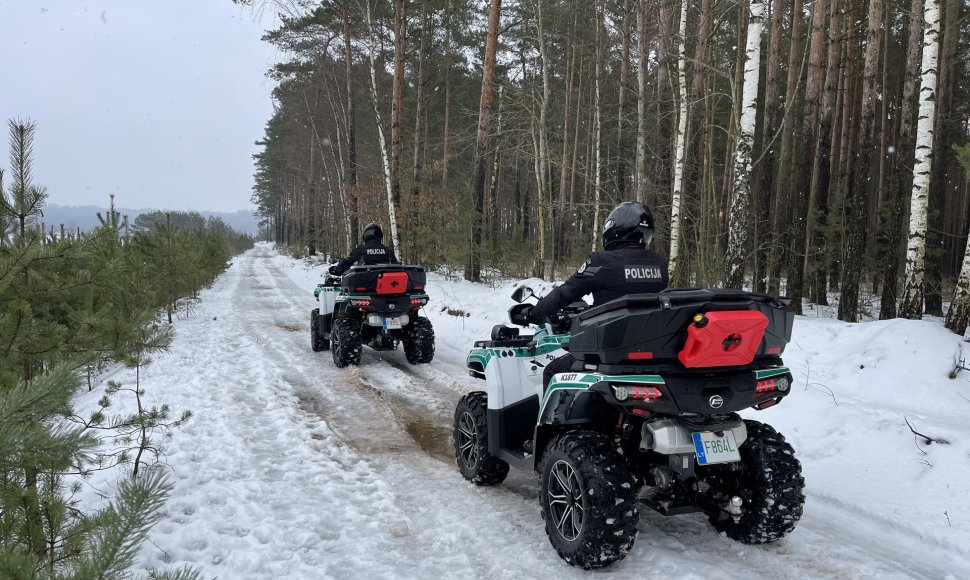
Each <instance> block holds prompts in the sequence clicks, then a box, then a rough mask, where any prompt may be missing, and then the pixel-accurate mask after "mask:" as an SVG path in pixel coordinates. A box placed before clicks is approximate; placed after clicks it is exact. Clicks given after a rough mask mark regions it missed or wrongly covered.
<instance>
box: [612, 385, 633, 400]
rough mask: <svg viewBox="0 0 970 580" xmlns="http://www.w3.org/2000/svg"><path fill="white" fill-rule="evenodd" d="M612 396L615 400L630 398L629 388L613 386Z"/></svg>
mask: <svg viewBox="0 0 970 580" xmlns="http://www.w3.org/2000/svg"><path fill="white" fill-rule="evenodd" d="M613 396H614V397H616V400H617V401H625V400H627V399H629V398H630V389H628V388H626V387H617V386H614V387H613Z"/></svg>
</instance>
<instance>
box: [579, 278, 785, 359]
mask: <svg viewBox="0 0 970 580" xmlns="http://www.w3.org/2000/svg"><path fill="white" fill-rule="evenodd" d="M794 318H795V315H794V313H793V312H792V310H791V308H790V307H789V304H788V301H787V300H784V299H778V298H773V297H771V296H767V295H764V294H755V293H752V292H743V291H740V290H665V291H663V292H660V293H658V294H634V295H630V296H626V297H623V298H619V299H617V300H613V301H611V302H607V303H606V304H602V305H600V306H596V307H595V308H590V309H588V310H586V311H584V312H582V313H581V314H579V315H578V316H577V317H576V318H575V319H574V320H573V324H572V329H571V333H572V336H571V337H570V339H569V351H570V353H572V355H573V356H574V357H576V359H578V360H580V361H583V363H589V364H607V365H620V364H622V365H637V366H640V365H665V366H668V367H673V369H674V370H677V369H681V370H687V369H696V368H715V367H729V366H734V367H736V366H744V365H748V364H752V363H755V364H772V363H777V362H778V357H780V356H781V354H782V352H783V351H784V349H785V345H786V344H788V342H789V341H790V340H791V331H792V323H793V322H794Z"/></svg>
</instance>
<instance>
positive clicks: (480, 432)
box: [454, 391, 509, 486]
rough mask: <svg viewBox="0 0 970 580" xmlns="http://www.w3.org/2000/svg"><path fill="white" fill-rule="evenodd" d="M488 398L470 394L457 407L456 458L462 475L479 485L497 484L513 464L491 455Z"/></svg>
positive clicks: (481, 394)
mask: <svg viewBox="0 0 970 580" xmlns="http://www.w3.org/2000/svg"><path fill="white" fill-rule="evenodd" d="M487 408H488V399H487V396H486V395H485V393H483V392H481V391H475V392H472V393H468V394H467V395H465V396H463V397H462V398H461V400H460V401H458V406H457V407H456V408H455V428H454V429H455V430H454V441H455V459H456V460H457V462H458V469H460V470H461V474H462V476H464V478H465V479H467V480H468V481H470V482H472V483H474V484H475V485H483V486H484V485H496V484H499V483H502V481H504V480H505V477H506V476H507V475H508V474H509V464H508V463H506V462H504V461H502V460H501V459H499V458H497V457H495V456H494V455H492V454H491V453H489V452H488V423H487V415H486V413H487V411H486V409H487Z"/></svg>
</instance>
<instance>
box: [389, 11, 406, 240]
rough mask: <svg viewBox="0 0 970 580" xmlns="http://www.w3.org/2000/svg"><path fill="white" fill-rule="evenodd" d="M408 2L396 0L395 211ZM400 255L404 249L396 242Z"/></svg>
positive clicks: (396, 205)
mask: <svg viewBox="0 0 970 580" xmlns="http://www.w3.org/2000/svg"><path fill="white" fill-rule="evenodd" d="M406 9H407V4H406V0H394V81H393V87H392V91H391V193H392V200H393V202H394V211H395V213H397V211H398V210H400V208H401V157H402V156H403V153H404V140H403V132H404V59H405V43H406V42H407V40H406V37H405V34H406V31H405V25H406V16H405V10H406ZM394 248H395V249H396V250H397V252H398V253H399V254H400V253H402V252H403V251H404V248H402V247H400V246H399V245H398V240H395V241H394Z"/></svg>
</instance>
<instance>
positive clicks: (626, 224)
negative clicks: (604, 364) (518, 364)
mask: <svg viewBox="0 0 970 580" xmlns="http://www.w3.org/2000/svg"><path fill="white" fill-rule="evenodd" d="M651 239H653V215H652V214H651V213H650V210H649V209H648V208H647V207H646V206H645V205H643V204H642V203H639V202H634V201H625V202H623V203H621V204H620V205H618V206H616V208H614V209H613V211H611V212H610V215H609V216H607V217H606V223H605V224H604V225H603V250H602V251H599V252H593V253H592V254H591V255H590V257H589V259H588V260H586V263H585V264H583V265H582V266H580V268H579V270H578V271H577V272H576V273H575V274H573V275H572V276H570V277H569V279H568V280H566V281H565V282H564V283H563V284H562V285H561V286H559V287H557V288H555V289H553V291H552V292H550V293H549V295H548V296H546V297H544V298H542V299H541V300H539V302H538V303H537V304H536V305H535V306H533V307H532V310H531V311H530V312H529V314H528V316H529V318H530V319H531V320H532V321H534V322H537V323H542V322H545V320H546V319H547V318H548V317H549V316H550V315H552V314H554V313H556V312H557V311H559V310H560V309H562V308H564V307H565V306H567V305H569V304H571V303H573V302H576V301H577V300H580V299H581V298H582V297H583V296H585V295H586V294H592V295H593V305H594V306H598V305H600V304H605V303H606V302H609V301H610V300H615V299H617V298H620V297H622V296H626V295H627V294H647V293H655V292H660V291H661V290H664V289H665V288H666V287H667V283H668V282H669V276H668V274H667V259H666V258H664V257H663V256H661V255H660V254H658V253H657V252H654V251H652V250H648V249H647V246H649V245H650V240H651ZM574 362H576V359H575V358H574V357H573V356H572V355H571V354H566V355H565V356H562V357H559V358H558V359H556V360H554V361H552V362H551V363H549V364H548V365H547V366H546V368H545V369H544V370H543V372H542V379H543V381H542V384H543V386H544V387H548V386H549V381H550V380H552V376H553V375H555V374H556V373H565V372H569V371H570V370H572V365H573V363H574Z"/></svg>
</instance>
